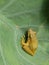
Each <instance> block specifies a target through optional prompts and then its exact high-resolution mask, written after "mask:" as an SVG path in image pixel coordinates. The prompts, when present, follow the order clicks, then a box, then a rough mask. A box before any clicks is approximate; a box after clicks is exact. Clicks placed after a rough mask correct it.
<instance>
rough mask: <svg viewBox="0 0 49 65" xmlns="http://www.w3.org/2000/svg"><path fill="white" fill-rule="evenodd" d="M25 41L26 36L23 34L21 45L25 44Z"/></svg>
mask: <svg viewBox="0 0 49 65" xmlns="http://www.w3.org/2000/svg"><path fill="white" fill-rule="evenodd" d="M24 43H25V36H23V37H22V39H21V45H24Z"/></svg>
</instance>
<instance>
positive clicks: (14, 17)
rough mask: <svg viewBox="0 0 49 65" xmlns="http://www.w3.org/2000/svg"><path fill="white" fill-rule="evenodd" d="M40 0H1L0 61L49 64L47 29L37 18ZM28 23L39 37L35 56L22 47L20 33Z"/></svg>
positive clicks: (4, 64)
mask: <svg viewBox="0 0 49 65" xmlns="http://www.w3.org/2000/svg"><path fill="white" fill-rule="evenodd" d="M42 1H43V0H37V1H35V0H0V65H49V30H47V27H46V26H44V24H45V23H41V19H40V10H41V5H42ZM30 27H31V28H32V29H33V30H35V31H36V32H37V38H38V49H37V53H36V54H35V55H34V56H30V55H29V54H27V53H26V52H24V51H23V50H22V48H21V37H22V35H23V34H24V32H25V31H26V30H27V29H28V28H30Z"/></svg>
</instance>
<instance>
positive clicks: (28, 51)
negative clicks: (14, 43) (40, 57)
mask: <svg viewBox="0 0 49 65" xmlns="http://www.w3.org/2000/svg"><path fill="white" fill-rule="evenodd" d="M22 48H23V49H24V51H26V52H27V53H29V54H30V55H32V56H33V55H34V53H33V52H32V51H31V50H30V48H29V47H28V46H23V47H22Z"/></svg>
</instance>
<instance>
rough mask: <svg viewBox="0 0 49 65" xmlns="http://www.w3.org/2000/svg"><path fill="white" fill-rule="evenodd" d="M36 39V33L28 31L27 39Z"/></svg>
mask: <svg viewBox="0 0 49 65" xmlns="http://www.w3.org/2000/svg"><path fill="white" fill-rule="evenodd" d="M35 37H36V32H34V31H33V30H32V29H29V30H28V38H29V39H34V38H35Z"/></svg>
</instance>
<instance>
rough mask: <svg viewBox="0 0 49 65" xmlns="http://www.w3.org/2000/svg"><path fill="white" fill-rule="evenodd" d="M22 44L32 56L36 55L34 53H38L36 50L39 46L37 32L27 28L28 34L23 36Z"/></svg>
mask: <svg viewBox="0 0 49 65" xmlns="http://www.w3.org/2000/svg"><path fill="white" fill-rule="evenodd" d="M25 36H26V37H25ZM21 46H22V48H23V50H24V51H26V52H27V53H28V54H30V55H32V56H34V54H35V53H36V50H37V48H38V40H37V37H36V32H35V31H33V30H32V29H31V28H30V29H28V30H27V32H26V35H23V36H22V39H21Z"/></svg>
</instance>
